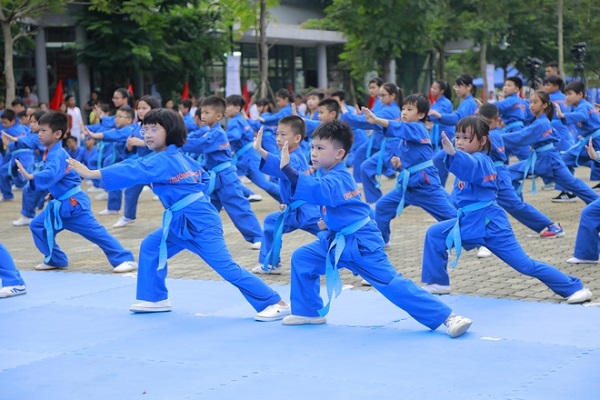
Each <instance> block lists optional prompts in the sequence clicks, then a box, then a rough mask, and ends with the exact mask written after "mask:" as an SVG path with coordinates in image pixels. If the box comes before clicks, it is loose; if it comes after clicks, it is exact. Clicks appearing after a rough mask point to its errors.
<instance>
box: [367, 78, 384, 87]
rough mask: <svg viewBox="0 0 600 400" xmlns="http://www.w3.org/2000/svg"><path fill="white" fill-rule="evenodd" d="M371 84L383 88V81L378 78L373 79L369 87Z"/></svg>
mask: <svg viewBox="0 0 600 400" xmlns="http://www.w3.org/2000/svg"><path fill="white" fill-rule="evenodd" d="M371 83H374V84H376V85H377V86H379V87H381V85H383V79H381V78H380V77H378V76H376V77H375V78H373V79H371V80H370V81H369V85H370V84H371Z"/></svg>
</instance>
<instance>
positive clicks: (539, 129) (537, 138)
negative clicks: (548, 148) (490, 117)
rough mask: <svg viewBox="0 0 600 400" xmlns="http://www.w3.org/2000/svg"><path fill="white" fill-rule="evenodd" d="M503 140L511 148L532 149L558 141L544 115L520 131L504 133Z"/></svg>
mask: <svg viewBox="0 0 600 400" xmlns="http://www.w3.org/2000/svg"><path fill="white" fill-rule="evenodd" d="M503 139H504V143H505V144H508V145H509V146H511V147H520V146H531V147H533V148H534V149H536V148H538V147H541V146H543V145H545V144H548V143H554V142H558V141H559V140H560V138H559V137H558V134H557V133H556V132H555V131H554V129H552V124H551V123H550V121H549V120H548V117H546V115H545V114H542V115H540V116H539V117H538V118H536V119H535V120H534V121H533V122H532V123H531V124H530V125H529V126H527V127H525V128H523V129H521V130H520V131H515V132H509V133H505V134H504V137H503Z"/></svg>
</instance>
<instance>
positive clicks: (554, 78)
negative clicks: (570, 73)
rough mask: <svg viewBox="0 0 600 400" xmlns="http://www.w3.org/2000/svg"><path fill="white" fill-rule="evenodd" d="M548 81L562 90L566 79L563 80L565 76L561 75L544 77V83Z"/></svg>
mask: <svg viewBox="0 0 600 400" xmlns="http://www.w3.org/2000/svg"><path fill="white" fill-rule="evenodd" d="M546 83H549V84H551V85H556V86H558V88H559V89H560V90H562V88H563V87H564V86H565V81H563V78H561V77H560V75H550V76H549V77H547V78H545V79H544V84H546Z"/></svg>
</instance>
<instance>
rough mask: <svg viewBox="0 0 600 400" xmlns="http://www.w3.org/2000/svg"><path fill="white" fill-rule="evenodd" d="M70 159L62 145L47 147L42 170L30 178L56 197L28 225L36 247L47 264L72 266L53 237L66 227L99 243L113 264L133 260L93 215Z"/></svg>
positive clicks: (34, 183)
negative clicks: (70, 165)
mask: <svg viewBox="0 0 600 400" xmlns="http://www.w3.org/2000/svg"><path fill="white" fill-rule="evenodd" d="M68 158H69V155H68V154H67V152H66V151H65V150H64V149H63V148H62V147H61V146H60V144H59V143H56V144H54V145H53V146H52V147H50V148H48V149H47V150H46V153H45V155H44V166H43V167H42V169H41V170H40V171H38V172H34V173H33V179H32V180H30V181H29V186H30V187H31V189H33V190H36V191H37V190H48V191H49V192H50V194H51V195H52V197H53V200H51V201H50V202H49V203H48V206H47V207H46V208H45V209H44V210H43V211H42V212H41V213H39V214H38V215H37V216H36V217H35V218H34V219H33V221H31V224H29V228H30V229H31V233H32V234H33V241H34V242H35V245H36V247H37V248H38V250H39V251H40V252H41V253H42V254H44V256H45V257H46V259H45V260H44V263H45V264H46V265H50V266H54V267H58V268H66V267H67V266H68V265H69V261H68V259H67V255H66V254H65V253H64V252H63V251H62V250H61V249H60V248H59V246H58V245H57V244H56V241H55V240H54V238H55V236H56V235H57V234H58V233H59V232H60V231H62V230H63V229H66V230H68V231H71V232H75V233H78V234H80V235H81V236H83V237H84V238H86V239H87V240H89V241H90V242H92V243H94V244H96V245H98V246H99V247H100V248H101V249H102V251H104V253H105V254H106V257H107V258H108V261H109V262H110V264H111V265H112V266H113V267H116V266H118V265H120V264H122V263H124V262H125V261H133V254H132V253H131V251H129V250H125V249H124V248H123V246H121V244H120V243H119V242H118V241H117V239H115V238H114V237H113V236H112V235H111V234H110V233H108V231H107V230H106V228H105V227H104V226H102V225H100V224H99V223H98V221H97V220H96V218H94V214H93V213H92V210H91V208H90V199H89V197H88V196H87V194H85V193H84V192H82V191H81V189H80V188H79V185H80V184H81V179H80V178H79V175H78V174H77V173H76V172H75V171H73V170H71V167H69V165H68V164H67V159H68ZM65 197H66V198H65Z"/></svg>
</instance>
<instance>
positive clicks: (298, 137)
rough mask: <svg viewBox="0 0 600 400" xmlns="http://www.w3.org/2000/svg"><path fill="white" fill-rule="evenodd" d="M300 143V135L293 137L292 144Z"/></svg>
mask: <svg viewBox="0 0 600 400" xmlns="http://www.w3.org/2000/svg"><path fill="white" fill-rule="evenodd" d="M301 141H302V135H300V134H295V135H294V142H296V143H300V142H301Z"/></svg>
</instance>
